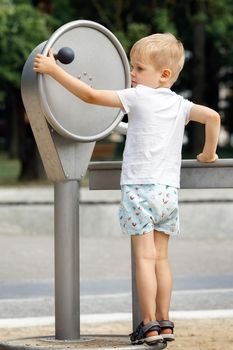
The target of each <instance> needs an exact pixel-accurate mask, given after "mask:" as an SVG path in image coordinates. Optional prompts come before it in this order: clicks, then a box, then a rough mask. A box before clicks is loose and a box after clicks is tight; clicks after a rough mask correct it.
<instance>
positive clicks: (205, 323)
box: [0, 319, 233, 350]
mask: <svg viewBox="0 0 233 350" xmlns="http://www.w3.org/2000/svg"><path fill="white" fill-rule="evenodd" d="M175 324H176V332H175V334H176V341H175V342H172V343H170V344H168V349H170V350H180V349H185V350H202V349H203V350H223V349H224V350H225V349H229V350H230V349H232V348H233V347H232V344H233V333H232V332H231V331H230V330H231V329H232V328H233V319H208V320H185V321H184V320H177V321H176V322H175ZM130 328H131V325H130V323H129V322H117V323H108V324H92V325H85V324H84V325H82V326H81V334H83V336H82V337H81V339H87V337H86V335H91V336H92V337H93V335H95V336H94V340H89V341H86V342H85V341H83V342H81V343H77V342H65V343H64V342H61V341H51V338H52V337H53V336H54V327H32V328H20V329H18V328H17V329H16V328H12V329H0V338H1V341H2V342H3V344H4V342H5V341H8V342H7V344H10V345H13V346H18V347H20V346H22V344H24V346H25V347H27V348H28V349H30V346H31V347H33V346H35V347H36V348H38V349H40V348H43V349H45V348H51V349H52V348H56V349H66V348H71V349H72V348H73V349H82V348H84V349H88V348H89V349H92V348H105V349H106V348H122V347H127V345H129V343H128V337H124V336H126V335H128V333H129V332H130ZM45 335H46V337H45V338H43V337H44V336H45ZM97 335H105V336H104V337H98V336H97ZM106 335H108V337H106ZM116 335H117V337H114V336H116ZM119 335H121V336H119ZM49 337H51V338H49ZM23 338H28V339H23ZM90 338H91V337H90ZM90 338H89V339H90ZM9 339H11V340H10V341H9ZM12 339H19V340H18V341H16V340H15V341H13V340H12ZM49 339H50V340H49ZM92 339H93V338H92ZM132 348H133V349H135V350H136V349H137V347H132ZM0 349H4V347H2V345H1V344H0Z"/></svg>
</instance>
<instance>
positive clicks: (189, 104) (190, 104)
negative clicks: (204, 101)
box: [185, 100, 193, 125]
mask: <svg viewBox="0 0 233 350" xmlns="http://www.w3.org/2000/svg"><path fill="white" fill-rule="evenodd" d="M192 107H193V102H191V101H189V100H185V114H186V118H185V125H187V124H188V123H189V116H190V111H191V108H192Z"/></svg>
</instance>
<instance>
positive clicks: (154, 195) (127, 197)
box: [34, 33, 220, 349]
mask: <svg viewBox="0 0 233 350" xmlns="http://www.w3.org/2000/svg"><path fill="white" fill-rule="evenodd" d="M130 60H131V66H132V71H131V78H132V88H130V89H125V90H122V91H106V90H96V89H93V88H91V87H90V86H88V85H87V84H85V83H84V82H82V81H80V80H78V79H76V78H75V77H72V76H70V75H69V74H68V73H66V72H65V71H64V70H63V69H62V68H61V67H59V66H58V65H57V64H56V62H55V59H54V57H53V53H52V51H51V50H50V52H49V56H48V57H45V56H44V55H41V54H38V55H37V56H36V58H35V63H34V71H35V72H39V73H43V74H49V75H50V76H51V77H52V78H54V79H55V80H56V81H58V82H59V83H60V84H62V85H63V86H64V87H65V88H66V89H68V90H69V91H70V92H71V93H73V94H74V95H76V96H77V97H79V98H80V99H82V100H83V101H85V102H87V103H92V104H97V105H103V106H109V107H119V108H121V109H122V110H124V112H125V113H127V114H128V119H129V123H128V131H127V139H126V144H125V150H124V155H123V165H122V174H121V191H122V202H121V207H120V223H121V227H122V229H123V231H124V232H127V233H128V234H129V235H131V239H132V246H133V253H134V259H135V268H136V284H137V293H138V299H139V304H140V310H141V314H142V322H141V324H140V325H139V326H138V327H137V329H136V330H135V331H134V332H133V333H132V334H131V337H130V339H131V343H132V344H142V343H144V342H145V343H146V344H149V345H156V344H157V345H158V348H159V349H161V348H164V347H166V344H167V341H172V340H174V334H173V328H174V324H173V322H171V321H170V320H169V307H170V299H171V291H172V276H171V271H170V266H169V261H168V242H169V237H170V236H171V235H177V234H178V233H179V216H178V198H177V189H178V188H179V186H180V167H181V148H182V140H183V134H184V127H185V124H187V123H188V122H189V121H190V120H191V121H196V122H199V123H202V124H204V125H205V144H204V148H203V151H202V153H200V154H199V155H198V156H197V159H198V161H200V162H214V161H215V160H216V159H217V158H218V157H217V155H216V148H217V143H218V136H219V130H220V116H219V114H218V113H217V112H215V111H214V110H212V109H210V108H207V107H204V106H201V105H196V104H193V103H192V102H190V101H188V100H186V99H184V98H183V97H182V96H179V95H177V94H176V93H175V92H173V91H171V87H172V85H173V84H174V83H175V81H176V80H177V78H178V76H179V73H180V71H181V70H182V68H183V65H184V48H183V45H182V43H181V42H180V41H178V40H177V39H176V38H175V37H174V36H173V35H172V34H169V33H166V34H153V35H150V36H148V37H145V38H142V39H141V40H139V41H138V42H136V43H135V44H134V46H133V47H132V50H131V52H130ZM162 344H163V345H164V346H163V347H161V345H162ZM157 345H156V346H157Z"/></svg>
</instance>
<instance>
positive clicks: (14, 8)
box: [0, 0, 53, 89]
mask: <svg viewBox="0 0 233 350" xmlns="http://www.w3.org/2000/svg"><path fill="white" fill-rule="evenodd" d="M52 22H53V21H52V20H51V17H50V16H49V15H46V14H43V15H42V14H41V13H40V12H39V11H38V10H37V9H35V8H34V7H33V6H32V5H31V4H30V2H25V1H10V0H3V2H1V4H0V76H1V83H0V84H1V87H2V88H3V89H4V88H6V86H7V85H12V86H13V87H15V88H19V87H20V77H21V71H22V67H23V65H24V62H25V61H26V59H27V57H28V55H29V54H30V52H31V51H32V49H33V48H34V47H35V46H37V45H38V44H39V43H41V42H42V41H44V40H46V39H47V38H48V37H49V35H50V33H51V31H50V28H51V24H52Z"/></svg>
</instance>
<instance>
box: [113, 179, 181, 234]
mask: <svg viewBox="0 0 233 350" xmlns="http://www.w3.org/2000/svg"><path fill="white" fill-rule="evenodd" d="M119 217H120V225H121V228H122V231H123V232H124V233H128V234H129V235H142V234H143V233H147V232H151V231H153V230H156V231H159V232H164V233H166V234H169V235H177V234H178V233H179V211H178V194H177V188H175V187H170V186H166V185H160V184H149V185H123V186H121V205H120V210H119Z"/></svg>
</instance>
